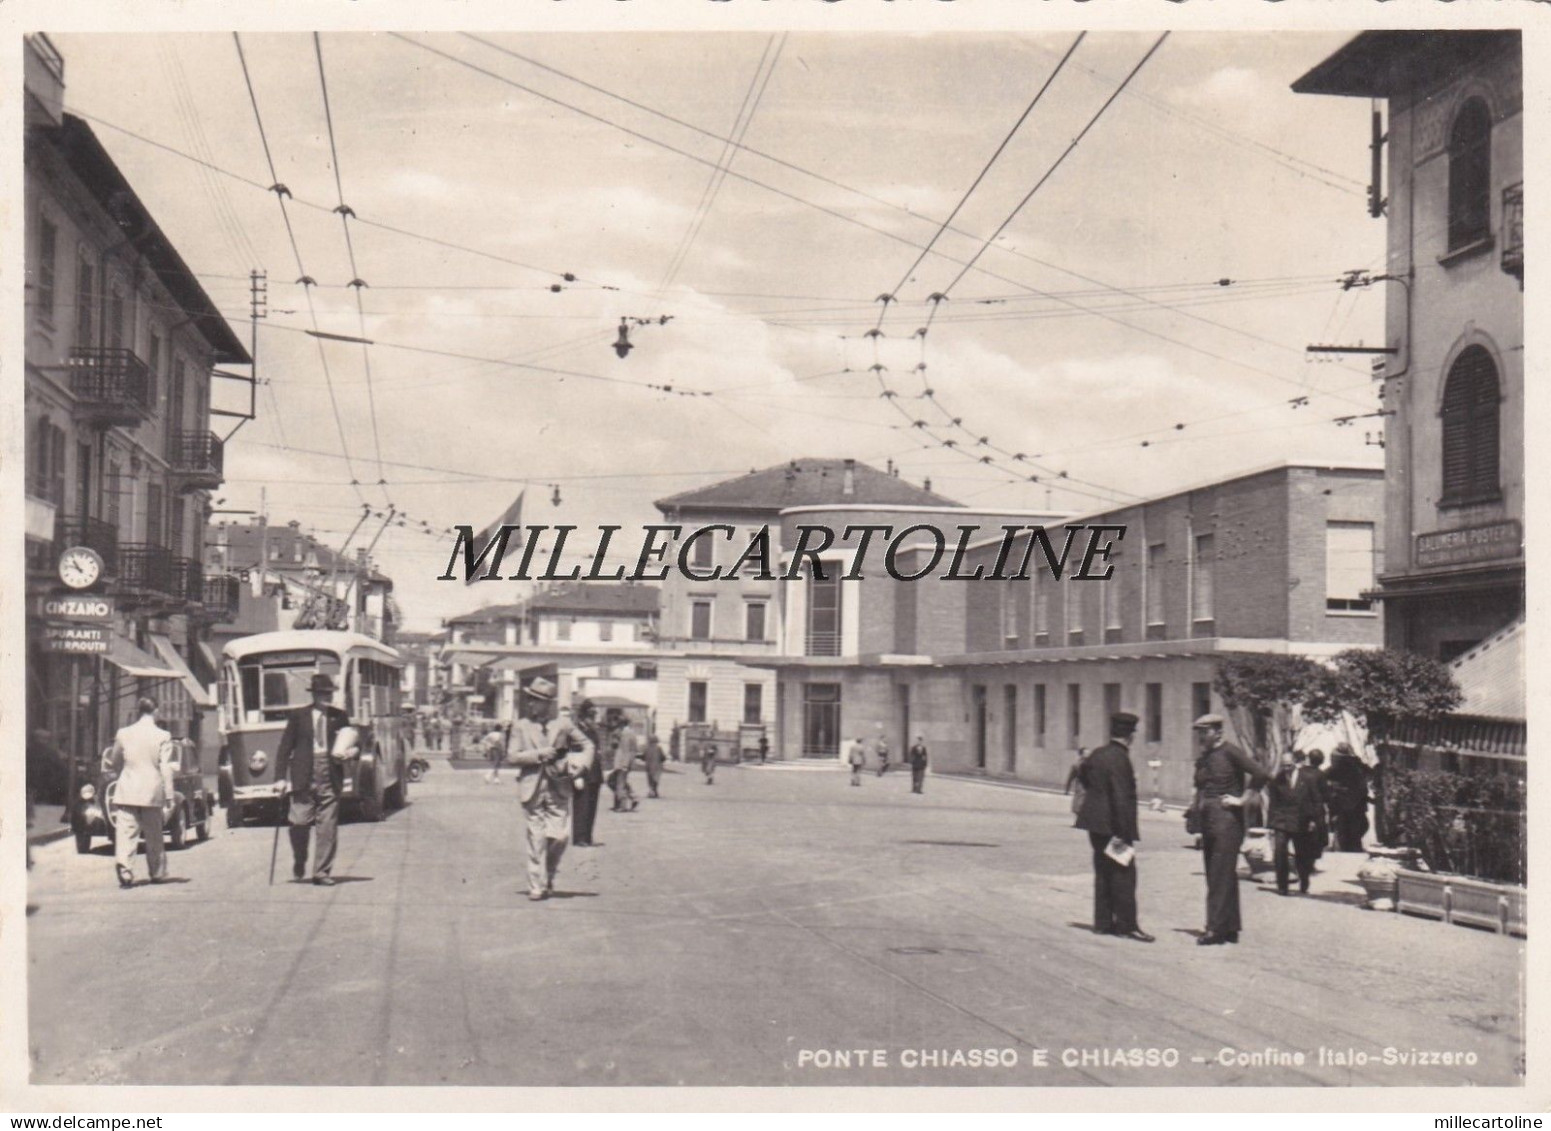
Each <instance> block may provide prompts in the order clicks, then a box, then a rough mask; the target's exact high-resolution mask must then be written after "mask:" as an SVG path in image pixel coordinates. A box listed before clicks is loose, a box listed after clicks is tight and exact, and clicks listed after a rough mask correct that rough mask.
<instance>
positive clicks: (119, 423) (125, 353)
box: [69, 348, 151, 428]
mask: <svg viewBox="0 0 1551 1131" xmlns="http://www.w3.org/2000/svg"><path fill="white" fill-rule="evenodd" d="M69 367H70V391H71V392H72V393H74V394H75V396H76V400H77V401H79V402H80V408H79V412H80V415H81V416H83V417H85V418H87V419H88V420H90V421H92V422H93V423H96V424H98V425H101V426H103V427H110V426H116V427H119V428H133V427H135V426H136V425H139V424H142V423H144V421H145V419H146V418H147V417H148V416H150V415H151V371H150V369H148V368H147V367H146V364H145V362H143V361H141V360H140V359H139V358H138V357H136V356H135V353H134V351H133V350H125V349H82V348H76V349H73V350H71V351H70V359H69Z"/></svg>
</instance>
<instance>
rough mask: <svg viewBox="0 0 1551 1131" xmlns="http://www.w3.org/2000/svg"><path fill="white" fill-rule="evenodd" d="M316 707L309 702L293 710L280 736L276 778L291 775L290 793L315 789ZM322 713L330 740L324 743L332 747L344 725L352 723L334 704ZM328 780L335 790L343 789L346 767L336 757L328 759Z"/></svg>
mask: <svg viewBox="0 0 1551 1131" xmlns="http://www.w3.org/2000/svg"><path fill="white" fill-rule="evenodd" d="M315 710H317V708H316V707H314V706H313V705H312V704H311V703H309V704H308V705H307V706H305V707H299V708H297V709H296V710H294V711H292V712H290V716H289V717H288V718H287V719H286V720H285V732H284V733H283V734H281V736H280V749H279V751H277V752H276V754H275V780H276V781H279V780H280V779H281V778H284V777H287V775H289V780H290V782H291V792H292V793H295V794H298V795H301V796H306V795H308V794H310V793H311V792H312V747H313V733H312V713H313V711H315ZM323 714H324V716H325V717H326V718H327V719H328V735H327V739H328V741H327V742H325V743H324V745H325V746H326V747H328V749H329V750H333V749H334V738H335V736H336V735H338V734H339V731H340V728H341V727H347V726H349V725H350V716H349V715H347V714H345V713H344V712H343V711H341V710H340V709H339V708H338V707H333V706H325V707H324V708H323ZM325 757H327V755H325ZM329 780H330V781H332V782H333V783H334V792H335V793H342V792H344V788H345V768H344V766H343V765H342V764H341V763H340V762H339V760H338V759H337V758H329Z"/></svg>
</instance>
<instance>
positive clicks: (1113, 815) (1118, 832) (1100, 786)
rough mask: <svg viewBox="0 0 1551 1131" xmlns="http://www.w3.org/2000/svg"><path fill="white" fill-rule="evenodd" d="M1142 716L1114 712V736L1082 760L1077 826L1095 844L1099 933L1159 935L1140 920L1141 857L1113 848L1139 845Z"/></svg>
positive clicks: (1146, 937) (1095, 905)
mask: <svg viewBox="0 0 1551 1131" xmlns="http://www.w3.org/2000/svg"><path fill="white" fill-rule="evenodd" d="M1136 723H1137V718H1136V716H1135V715H1133V714H1131V713H1130V712H1129V711H1119V712H1117V713H1115V714H1113V715H1111V716H1110V717H1109V741H1108V742H1106V743H1105V744H1104V745H1103V746H1100V747H1099V748H1098V749H1097V750H1095V751H1094V752H1093V753H1092V754H1089V755H1088V758H1087V760H1086V761H1085V762H1083V764H1082V771H1081V778H1082V785H1083V789H1084V793H1083V801H1082V812H1080V813H1078V814H1077V827H1078V828H1079V829H1083V830H1085V831H1086V832H1087V834H1088V841H1089V843H1090V844H1092V846H1093V933H1094V934H1096V935H1118V936H1120V937H1121V938H1123V939H1134V940H1135V941H1136V942H1144V943H1150V942H1152V941H1153V936H1152V935H1149V934H1148V933H1147V932H1146V931H1144V930H1142V928H1141V927H1140V926H1139V925H1138V924H1137V919H1136V860H1135V857H1134V856H1133V858H1132V859H1131V861H1130V863H1128V864H1121V863H1120V862H1119V861H1117V860H1116V859H1114V857H1113V856H1111V855H1110V852H1109V851H1108V850H1109V848H1110V845H1111V843H1112V842H1119V843H1120V845H1123V846H1127V847H1134V846H1135V844H1136V842H1137V841H1138V840H1140V839H1141V838H1140V837H1139V836H1138V835H1137V830H1136V772H1135V771H1134V770H1133V769H1132V768H1131V736H1132V735H1133V734H1135V733H1136Z"/></svg>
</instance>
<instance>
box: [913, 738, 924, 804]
mask: <svg viewBox="0 0 1551 1131" xmlns="http://www.w3.org/2000/svg"><path fill="white" fill-rule="evenodd" d="M909 758H910V792H911V793H921V792H923V789H922V787H923V786H925V785H926V761H927V756H926V739H925V738H923V737H922V736H921V735H919V734H918V735H916V740H915V745H913V746H911V748H910V753H909Z"/></svg>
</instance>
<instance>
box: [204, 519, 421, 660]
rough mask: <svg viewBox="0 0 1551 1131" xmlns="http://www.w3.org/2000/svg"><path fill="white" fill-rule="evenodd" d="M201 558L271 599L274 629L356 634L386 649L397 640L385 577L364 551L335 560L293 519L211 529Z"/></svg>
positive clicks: (334, 552) (336, 555)
mask: <svg viewBox="0 0 1551 1131" xmlns="http://www.w3.org/2000/svg"><path fill="white" fill-rule="evenodd" d="M205 555H206V558H207V559H208V560H209V561H210V562H211V563H212V564H213V565H216V566H217V567H219V568H220V569H221V570H222V571H224V572H225V573H229V574H236V575H237V576H239V577H241V578H245V579H246V580H247V583H248V585H249V586H250V587H251V589H252V592H253V594H254V595H255V596H256V597H259V598H261V599H272V600H274V601H275V602H276V610H275V618H276V620H277V622H278V625H279V627H280V628H282V629H292V628H319V629H333V630H335V631H343V632H359V633H361V634H363V635H365V636H370V637H372V639H374V640H381V641H382V642H383V643H384V644H387V645H389V646H392V645H393V644H394V642H395V640H396V638H397V633H398V624H399V619H400V618H399V614H398V608H397V606H396V605H395V603H394V601H393V579H392V578H391V577H389V576H387V575H386V574H384V573H382V572H381V571H380V570H378V569H377V568H376V567H375V566H374V565H373V564H372V561H371V559H370V557H369V556H368V554H367V552H366V548H365V547H362V548H360V549H357V550H356V552H355V554H354V555H353V556H352V555H349V554H342V553H340V552H339V551H337V550H335V549H334V548H333V547H331V546H328V545H326V544H325V543H323V542H321V541H319V540H318V539H317V538H316V537H314V536H313V535H311V534H308V533H307V532H306V531H304V530H303V529H302V524H301V523H300V522H297V521H295V520H294V519H293V520H292V521H290V522H287V523H271V522H269V520H268V519H267V518H266V517H264V516H260V517H258V518H255V519H254V520H253V521H252V522H249V523H227V522H222V523H219V524H217V525H215V526H212V527H211V528H210V530H209V532H208V534H207V536H206V545H205Z"/></svg>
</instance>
